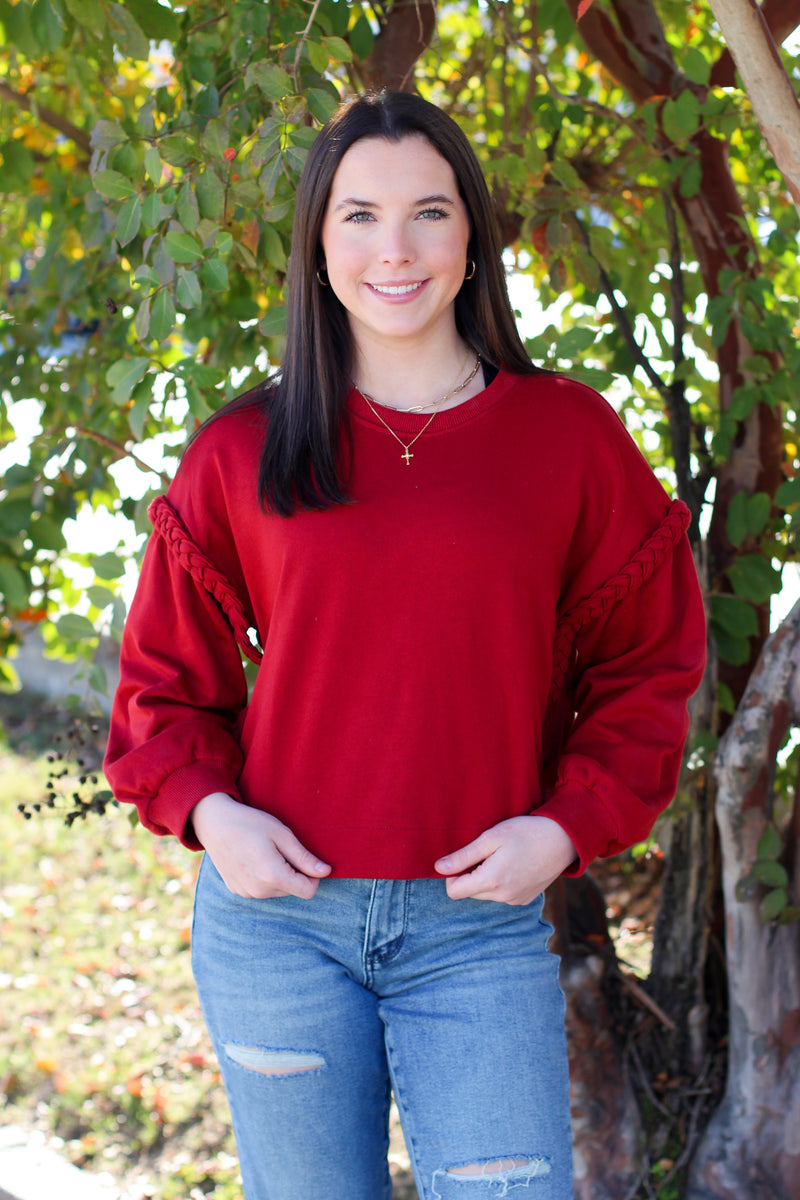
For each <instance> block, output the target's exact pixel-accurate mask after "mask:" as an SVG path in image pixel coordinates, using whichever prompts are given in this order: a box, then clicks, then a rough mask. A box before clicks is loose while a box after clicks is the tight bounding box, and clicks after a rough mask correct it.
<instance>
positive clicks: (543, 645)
mask: <svg viewBox="0 0 800 1200" xmlns="http://www.w3.org/2000/svg"><path fill="white" fill-rule="evenodd" d="M348 406H349V413H350V426H351V432H352V458H350V452H349V451H346V450H345V447H346V445H347V442H346V439H343V443H342V446H343V453H346V454H347V457H348V461H349V462H351V475H350V494H351V496H352V499H353V502H352V503H351V504H348V505H342V506H337V507H335V508H332V509H328V510H327V511H325V512H314V513H311V512H302V513H299V514H297V515H295V516H293V517H291V518H289V519H286V518H281V517H278V516H274V515H272V514H269V513H265V512H264V510H263V509H262V508H261V507H260V505H259V501H258V497H257V487H256V476H257V469H258V460H259V456H260V451H261V446H262V441H263V433H264V420H265V418H264V416H263V413H262V411H261V410H260V409H259V408H256V407H249V408H240V409H238V410H236V411H232V412H230V413H227V414H225V415H223V416H222V417H221V418H220V419H219V420H217V421H216V422H215V423H213V424H212V425H211V426H210V427H209V428H208V429H207V430H206V431H204V432H203V433H202V434H201V436H200V437H199V438H198V439H197V441H196V442H195V443H194V444H193V445H192V447H191V448H190V449H189V450H188V452H187V454H186V455H185V457H184V460H183V462H182V464H181V467H180V469H179V471H178V473H177V476H176V478H175V480H174V482H173V484H172V486H171V487H170V489H169V492H168V494H167V496H166V497H162V498H160V499H159V500H156V501H155V502H154V504H153V505H152V506H151V516H152V519H153V523H154V526H155V533H154V535H153V536H152V538H151V540H150V543H149V545H148V548H147V552H146V555H145V559H144V564H143V567H142V574H141V580H140V583H139V588H138V591H137V594H136V597H135V599H134V602H133V605H132V607H131V611H130V615H129V618H128V622H127V626H126V630H125V636H124V639H123V645H122V657H121V669H122V678H121V683H120V686H119V690H118V692H117V696H116V699H115V703H114V711H113V716H112V725H111V734H110V740H109V746H108V753H107V757H106V773H107V776H108V779H109V781H110V784H111V786H112V788H113V790H114V793H115V795H116V796H117V798H118V799H119V800H123V801H131V802H133V803H135V804H137V805H138V807H139V812H140V815H141V818H142V821H143V822H144V824H145V825H147V826H148V828H150V829H152V830H154V831H155V832H156V833H162V834H163V833H173V834H175V835H177V836H178V837H179V838H181V839H182V840H183V841H184V842H185V844H186V845H188V846H190V847H192V848H197V845H198V843H197V841H196V839H195V838H194V835H193V832H192V829H191V824H190V823H189V824H188V826H187V822H188V818H189V814H190V812H191V809H192V807H193V806H194V805H195V804H196V803H197V802H198V801H199V800H200V799H201V798H202V797H203V796H205V795H207V794H209V793H210V792H214V791H223V792H228V793H229V794H230V795H231V796H233V797H234V798H236V799H239V800H241V801H243V802H244V803H246V804H249V805H252V806H254V807H256V808H261V809H264V810H266V811H268V812H270V813H272V814H273V815H274V816H276V817H278V818H279V819H280V820H281V821H283V822H284V823H285V824H286V825H288V826H289V827H290V828H291V829H293V830H294V832H295V833H296V834H297V836H298V837H299V839H300V841H301V842H303V843H304V844H305V845H306V846H307V847H308V849H309V850H311V851H312V853H314V854H316V855H318V856H319V857H320V858H322V859H323V860H324V861H325V862H329V863H331V864H332V865H333V874H334V875H335V876H353V877H378V878H390V879H394V878H401V879H402V878H419V877H430V876H435V874H436V872H435V871H434V870H433V863H434V861H435V860H436V859H437V858H438V857H440V856H441V855H443V854H445V853H447V852H449V851H452V850H456V849H458V848H459V847H461V846H463V845H465V844H466V843H467V842H469V841H471V840H472V839H473V838H475V837H476V836H477V835H478V834H479V833H481V832H482V831H483V830H485V829H487V828H489V827H490V826H492V825H494V824H496V823H497V822H498V821H501V820H504V819H506V818H508V817H512V816H519V815H521V814H525V813H531V812H534V811H535V812H537V813H539V814H541V815H545V816H548V817H551V818H552V819H553V820H555V821H557V822H558V823H559V824H560V825H561V826H562V827H563V828H564V829H565V830H566V831H567V833H568V834H569V835H570V837H571V838H572V840H573V842H574V843H575V846H576V847H577V850H578V855H579V859H578V861H577V862H576V864H575V866H574V868H573V870H574V871H575V872H578V871H581V870H584V869H585V868H586V867H587V866H588V865H589V863H590V862H591V860H592V859H593V858H595V857H596V856H598V855H608V854H614V853H617V852H618V851H620V850H622V849H624V848H626V847H627V846H630V845H632V844H633V843H635V842H637V841H640V840H642V839H643V838H645V837H646V836H647V834H648V832H649V831H650V829H651V827H652V824H653V822H654V820H655V818H656V816H657V815H658V813H659V812H660V811H661V810H662V809H663V808H664V807H665V806H666V805H667V804H668V803H669V802H670V800H671V799H672V796H673V793H674V790H675V786H676V782H677V777H678V770H679V766H680V762H681V754H682V749H683V744H684V740H685V737H686V731H687V712H686V702H687V699H688V698H689V696H690V695H691V694H692V693H693V691H694V690H695V688H696V687H697V685H698V683H699V681H700V678H701V675H702V670H703V662H704V655H705V623H704V617H703V609H702V604H701V600H700V594H699V589H698V584H697V578H696V575H695V569H694V564H693V560H692V557H691V553H690V550H689V546H688V543H687V540H686V538H685V536H684V532H685V528H686V525H687V523H688V513H687V511H686V509H685V508H684V506H683V505H682V504H680V503H679V502H673V503H670V501H669V498H668V497H667V496H666V495H665V493H664V491H663V489H662V487H661V485H660V484H659V483H658V481H657V480H656V478H655V476H654V475H653V473H652V472H651V470H650V468H649V467H648V465H647V463H646V462H645V460H644V458H643V457H642V455H641V454H640V453H639V451H638V449H637V448H636V446H635V445H634V443H633V442H632V440H631V439H630V437H629V436H628V434H627V433H626V431H625V429H624V427H623V425H622V423H621V421H620V420H619V418H618V417H617V415H616V414H615V412H614V411H613V410H612V409H611V408H610V407H609V406H608V405H607V404H606V402H605V401H604V400H603V399H602V398H601V397H600V396H598V395H597V394H596V393H594V392H593V391H591V390H590V389H589V388H586V387H584V386H582V385H579V384H576V383H574V382H571V381H569V380H567V379H563V378H559V377H555V376H547V375H541V376H534V377H532V378H520V377H516V376H512V375H508V374H506V373H504V372H500V373H499V375H498V376H497V377H496V378H495V379H494V381H493V382H492V383H491V384H490V385H489V387H488V388H486V389H485V391H483V392H482V393H480V394H479V395H478V396H475V397H474V398H472V399H470V400H467V401H466V402H464V403H463V404H460V405H458V406H456V407H455V408H451V409H448V410H446V411H444V412H441V413H439V414H437V415H436V417H435V418H434V420H433V421H432V422H431V424H430V426H429V427H428V429H427V430H426V431H425V432H424V433H423V434H422V436H421V437H420V438H419V440H418V441H416V442H415V443H414V445H413V446H412V448H411V453H412V454H413V458H412V459H411V461H410V463H408V464H407V463H406V462H405V460H404V458H403V457H402V447H401V445H400V444H399V443H398V442H397V441H396V440H395V439H394V438H393V437H392V436H391V435H390V433H389V432H388V431H387V430H386V428H385V427H384V426H383V425H382V424H381V423H380V421H379V420H377V419H376V417H375V416H374V415H373V414H372V413H371V412H370V410H369V409H368V407H367V405H366V404H365V402H364V401H363V399H362V398H361V397H360V396H358V394H357V393H355V392H353V393H352V394H351V396H350V397H349V400H348ZM379 411H380V412H381V415H382V416H383V417H384V418H385V420H386V421H388V422H389V424H390V425H391V426H392V428H393V429H395V430H396V431H397V433H398V435H399V436H400V438H401V439H402V440H403V442H405V443H408V442H410V441H411V439H412V437H413V436H414V435H415V434H416V433H417V432H418V431H419V430H420V429H421V428H422V426H423V425H424V424H425V422H426V421H427V420H428V416H427V415H419V414H413V413H405V414H404V413H397V412H395V411H394V410H391V409H380V410H379ZM248 628H250V629H253V630H257V631H258V637H259V639H260V644H261V646H263V660H262V661H261V665H260V667H259V670H258V675H257V679H256V683H255V687H254V689H253V692H252V696H251V697H250V702H249V704H248V695H247V687H246V684H245V678H244V674H243V670H242V663H241V657H240V650H242V649H243V650H244V653H246V654H248V656H249V657H251V658H256V659H257V658H258V657H259V652H258V651H256V650H254V649H253V648H252V645H251V641H250V640H249V639H248V635H247V630H248ZM548 757H549V758H551V759H552V762H550V763H548V761H547V760H548Z"/></svg>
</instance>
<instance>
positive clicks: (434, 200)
mask: <svg viewBox="0 0 800 1200" xmlns="http://www.w3.org/2000/svg"><path fill="white" fill-rule="evenodd" d="M426 204H450V205H453V204H455V201H454V200H453V199H452V197H451V196H445V195H443V194H439V193H437V194H436V195H433V196H422V197H420V199H419V200H414V201H413V203H412V204H411V205H410V207H411V208H422V207H423V206H424V205H426ZM380 207H381V206H380V204H377V203H376V202H375V201H374V200H359V199H358V197H357V196H345V198H344V199H343V200H340V201H339V203H338V204H337V205H336V207H335V208H334V210H333V211H334V212H339V210H340V209H342V208H380Z"/></svg>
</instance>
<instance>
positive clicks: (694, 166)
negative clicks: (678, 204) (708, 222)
mask: <svg viewBox="0 0 800 1200" xmlns="http://www.w3.org/2000/svg"><path fill="white" fill-rule="evenodd" d="M702 182H703V168H702V166H701V165H700V159H699V158H689V159H687V161H686V168H685V170H684V171H683V173H682V175H681V177H680V181H679V183H678V190H679V191H680V194H681V195H682V196H683V197H684V198H685V199H687V200H689V199H691V197H692V196H696V195H697V193H698V192H699V191H700V185H701V184H702Z"/></svg>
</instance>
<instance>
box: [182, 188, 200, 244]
mask: <svg viewBox="0 0 800 1200" xmlns="http://www.w3.org/2000/svg"><path fill="white" fill-rule="evenodd" d="M177 213H178V220H179V221H180V223H181V225H182V226H183V228H184V229H186V230H187V231H188V232H189V233H191V232H192V230H194V229H196V228H197V226H198V224H199V222H200V210H199V208H198V206H197V197H196V196H195V194H194V188H193V187H192V181H191V179H185V180H184V181H183V183H182V184H181V186H180V190H179V192H178V204H177Z"/></svg>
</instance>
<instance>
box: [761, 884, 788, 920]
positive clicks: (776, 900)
mask: <svg viewBox="0 0 800 1200" xmlns="http://www.w3.org/2000/svg"><path fill="white" fill-rule="evenodd" d="M787 899H788V897H787V895H786V888H782V887H779V888H775V890H774V891H772V892H767V894H766V896H765V897H764V899H763V900H762V901H761V903H760V904H759V906H758V911H759V912H760V914H761V920H762V921H775V920H776V919H777V918H778V917H779V916H780V914H781V912H782V910H783V909H784V908H785V907H786V902H787Z"/></svg>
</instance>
